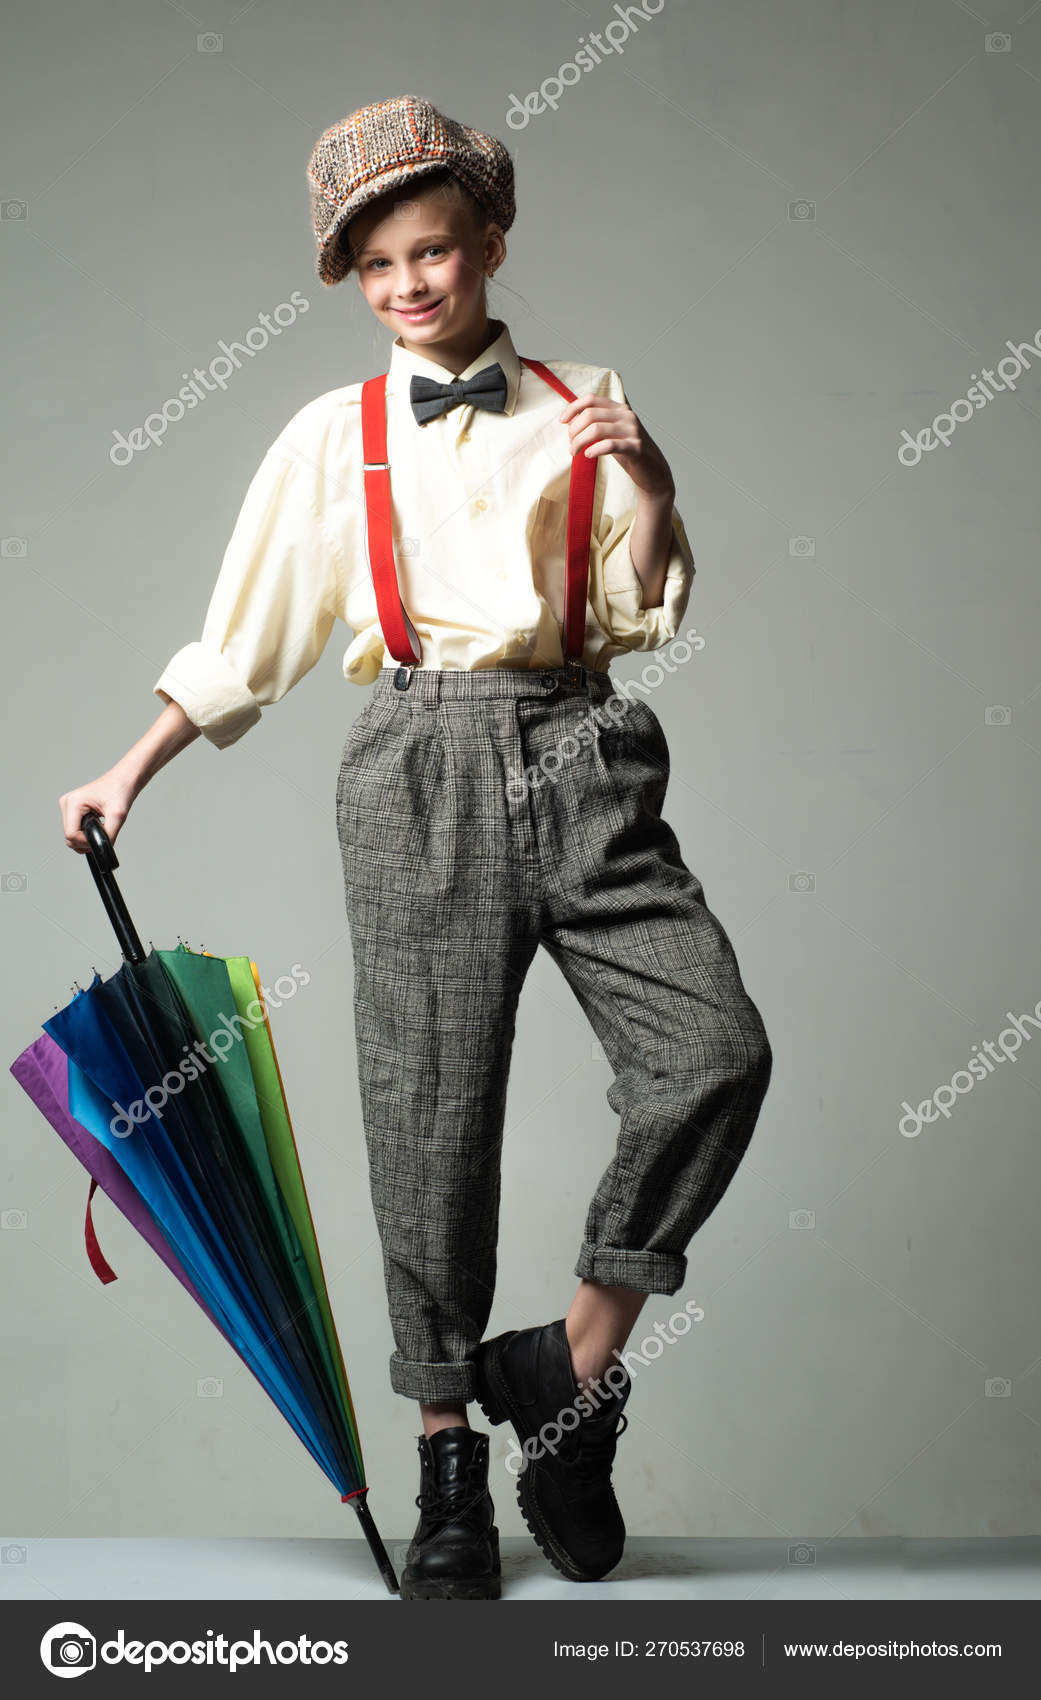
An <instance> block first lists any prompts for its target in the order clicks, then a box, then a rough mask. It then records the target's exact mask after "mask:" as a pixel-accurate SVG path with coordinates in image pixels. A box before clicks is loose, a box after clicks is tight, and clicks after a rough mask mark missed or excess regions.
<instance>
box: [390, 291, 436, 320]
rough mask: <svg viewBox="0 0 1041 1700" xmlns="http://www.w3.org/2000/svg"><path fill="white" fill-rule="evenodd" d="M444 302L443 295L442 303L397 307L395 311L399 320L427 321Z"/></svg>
mask: <svg viewBox="0 0 1041 1700" xmlns="http://www.w3.org/2000/svg"><path fill="white" fill-rule="evenodd" d="M443 300H444V296H443V295H442V297H441V301H434V302H433V303H431V305H430V306H427V307H396V308H395V309H394V311H395V312H396V313H397V315H398V318H399V319H426V318H429V317H430V316H431V315H432V314H434V313H436V312H437V309H438V308H439V307H440V305H441V302H442V301H443Z"/></svg>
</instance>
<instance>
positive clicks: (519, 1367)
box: [477, 1317, 632, 1582]
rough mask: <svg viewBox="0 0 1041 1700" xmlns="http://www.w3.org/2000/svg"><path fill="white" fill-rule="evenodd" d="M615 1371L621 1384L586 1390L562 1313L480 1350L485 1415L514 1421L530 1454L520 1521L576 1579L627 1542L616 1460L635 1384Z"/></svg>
mask: <svg viewBox="0 0 1041 1700" xmlns="http://www.w3.org/2000/svg"><path fill="white" fill-rule="evenodd" d="M617 1371H618V1373H617V1376H615V1377H612V1380H616V1381H617V1382H618V1386H617V1388H616V1389H612V1387H611V1384H610V1383H608V1384H607V1386H606V1387H602V1391H601V1395H600V1396H597V1397H596V1398H595V1399H594V1398H590V1397H588V1396H585V1397H583V1396H582V1395H580V1394H579V1390H578V1386H577V1384H576V1382H575V1377H574V1372H573V1370H572V1366H571V1353H570V1348H569V1346H568V1339H567V1333H566V1330H565V1327H564V1318H563V1317H561V1318H560V1319H559V1321H557V1322H550V1323H547V1324H546V1325H545V1326H544V1327H541V1328H522V1329H519V1330H517V1329H510V1330H509V1332H508V1333H506V1334H500V1335H498V1336H497V1337H496V1338H495V1339H494V1340H486V1341H484V1342H483V1343H482V1345H481V1346H479V1347H478V1351H477V1399H478V1403H479V1404H480V1406H481V1409H482V1411H483V1412H484V1414H485V1416H486V1417H487V1418H488V1421H489V1422H491V1423H502V1422H509V1423H511V1424H512V1426H513V1428H514V1430H515V1432H516V1435H517V1442H518V1445H519V1446H520V1449H521V1451H522V1453H523V1455H524V1460H525V1461H524V1465H523V1467H522V1468H521V1469H520V1471H519V1473H518V1475H517V1498H518V1500H519V1501H520V1508H521V1512H522V1513H523V1516H524V1521H525V1522H526V1523H527V1525H528V1528H529V1529H530V1530H531V1532H532V1534H533V1535H534V1537H535V1540H536V1541H537V1543H538V1545H539V1546H540V1547H541V1548H542V1551H543V1552H544V1553H545V1555H546V1557H547V1558H548V1559H549V1561H550V1563H551V1564H553V1565H555V1566H556V1568H557V1569H558V1570H559V1571H560V1572H561V1574H562V1575H563V1576H566V1577H567V1578H568V1580H569V1581H571V1582H595V1581H598V1580H599V1579H600V1577H601V1576H606V1574H607V1572H608V1571H609V1570H613V1569H614V1567H615V1565H616V1564H617V1563H618V1561H619V1559H620V1558H621V1556H622V1553H623V1551H624V1548H625V1522H624V1519H623V1517H622V1513H621V1511H620V1510H619V1507H618V1501H617V1500H616V1498H615V1495H614V1489H613V1487H612V1485H611V1467H612V1464H613V1462H614V1455H615V1445H616V1442H617V1438H618V1436H619V1435H620V1434H624V1433H625V1429H626V1426H627V1422H628V1419H627V1418H626V1416H625V1414H624V1411H623V1407H624V1405H625V1403H626V1400H627V1399H628V1397H629V1394H630V1392H631V1390H632V1383H631V1380H630V1378H629V1375H628V1373H627V1372H626V1370H625V1368H624V1365H621V1364H619V1365H618V1366H617ZM590 1407H592V1408H590ZM561 1413H564V1420H563V1421H562V1422H560V1421H558V1419H560V1417H561Z"/></svg>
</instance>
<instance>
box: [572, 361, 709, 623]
mask: <svg viewBox="0 0 1041 1700" xmlns="http://www.w3.org/2000/svg"><path fill="white" fill-rule="evenodd" d="M600 390H601V393H602V394H604V395H606V396H609V397H610V399H611V400H612V401H621V402H624V403H625V405H626V406H627V407H628V406H630V405H631V404H630V402H629V400H628V398H627V396H626V394H625V390H624V388H623V385H622V380H621V378H620V377H619V376H618V373H617V372H613V371H608V372H607V373H605V376H604V380H603V383H602V385H601V386H600ZM599 462H600V464H599V473H600V477H599V478H598V480H597V484H598V486H600V480H601V479H602V480H603V483H602V492H603V494H602V500H601V499H600V497H599V495H598V499H597V508H598V510H599V515H598V518H597V523H596V527H595V531H594V537H595V540H596V546H597V547H598V549H599V553H600V575H599V576H600V588H601V593H602V600H603V609H604V613H603V616H602V619H603V623H604V624H605V630H606V631H607V634H608V636H609V637H610V638H611V640H612V642H613V643H617V644H620V645H621V646H622V648H623V649H632V650H641V649H661V647H662V645H663V644H666V643H669V642H671V640H672V639H673V638H674V637H675V636H676V635H677V633H678V631H679V629H680V624H681V622H682V620H683V616H684V614H685V613H686V611H687V604H688V602H689V601H690V593H691V588H692V585H693V581H694V572H695V568H694V555H693V552H692V550H691V547H690V541H689V539H688V537H687V532H686V528H685V526H684V524H683V520H682V519H681V517H680V514H679V511H678V509H676V508H675V507H674V508H673V510H672V547H671V549H670V552H669V560H668V566H667V568H666V573H665V590H664V597H663V600H662V602H661V603H660V604H659V606H658V607H656V608H645V607H644V605H643V584H642V582H641V580H640V578H639V575H638V574H637V571H636V568H635V567H634V566H633V563H632V556H631V555H630V553H629V539H630V537H631V536H632V531H633V526H634V525H635V524H636V511H637V503H638V501H639V494H640V493H639V490H638V489H637V487H636V485H635V484H634V483H633V481H632V479H631V478H630V477H629V474H628V473H627V472H626V471H625V469H624V468H623V467H622V466H621V465H620V464H619V463H618V461H617V460H616V459H615V458H614V456H613V455H609V454H607V455H601V456H600V457H599Z"/></svg>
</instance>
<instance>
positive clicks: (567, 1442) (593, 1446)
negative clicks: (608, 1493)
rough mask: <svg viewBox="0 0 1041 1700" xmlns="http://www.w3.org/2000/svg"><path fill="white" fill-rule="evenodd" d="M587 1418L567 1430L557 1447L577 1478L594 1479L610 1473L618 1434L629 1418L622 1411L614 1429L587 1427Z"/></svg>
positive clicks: (621, 1431)
mask: <svg viewBox="0 0 1041 1700" xmlns="http://www.w3.org/2000/svg"><path fill="white" fill-rule="evenodd" d="M587 1421H588V1419H584V1420H583V1421H582V1422H580V1423H579V1424H578V1426H577V1428H573V1429H571V1430H570V1431H569V1433H568V1434H566V1435H565V1436H564V1437H563V1439H562V1440H561V1442H560V1444H559V1446H558V1448H557V1450H558V1453H559V1454H560V1456H561V1457H562V1458H564V1459H565V1461H566V1462H567V1464H568V1466H569V1468H570V1469H571V1470H572V1471H573V1473H574V1474H575V1475H576V1476H577V1477H578V1478H579V1479H580V1480H583V1481H596V1480H597V1479H598V1478H601V1477H603V1476H606V1475H609V1474H610V1471H611V1464H612V1462H613V1460H614V1451H615V1446H616V1444H617V1442H618V1437H619V1435H623V1434H624V1433H625V1431H626V1429H627V1428H628V1427H629V1418H628V1417H627V1416H626V1414H625V1412H624V1411H623V1412H622V1413H621V1415H620V1416H619V1418H618V1422H617V1424H616V1426H615V1427H614V1428H610V1427H607V1428H603V1427H601V1428H588V1427H587V1426H586V1423H587Z"/></svg>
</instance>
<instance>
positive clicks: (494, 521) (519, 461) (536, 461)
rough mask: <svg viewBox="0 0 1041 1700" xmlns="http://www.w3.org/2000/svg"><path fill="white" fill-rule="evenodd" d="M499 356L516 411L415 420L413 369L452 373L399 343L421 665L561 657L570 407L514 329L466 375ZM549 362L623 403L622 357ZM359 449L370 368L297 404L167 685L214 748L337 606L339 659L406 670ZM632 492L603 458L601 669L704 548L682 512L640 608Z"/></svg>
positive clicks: (162, 691)
mask: <svg viewBox="0 0 1041 1700" xmlns="http://www.w3.org/2000/svg"><path fill="white" fill-rule="evenodd" d="M533 358H534V356H533ZM496 360H497V361H498V362H499V364H500V365H501V366H502V368H503V371H504V372H505V374H506V384H507V392H506V410H505V412H504V413H491V412H489V411H487V410H486V409H481V408H477V407H474V406H473V405H472V404H469V403H467V404H465V405H460V406H456V407H454V408H452V409H451V410H450V411H449V412H448V413H445V414H442V415H440V416H439V417H438V418H436V419H432V420H429V421H428V422H427V423H426V424H424V425H418V424H417V423H416V420H415V418H414V416H413V413H412V408H411V405H410V402H409V381H410V379H411V377H412V374H413V372H422V373H425V374H427V375H428V376H429V377H433V378H436V379H438V380H439V381H440V382H442V383H448V382H450V381H451V380H452V379H453V378H454V377H455V376H456V374H455V373H453V372H450V371H448V370H447V369H446V368H445V367H442V366H439V365H437V364H436V363H435V362H434V361H432V360H429V359H427V358H426V357H425V356H423V355H419V354H415V353H413V352H411V351H409V350H408V349H406V348H405V347H404V346H403V345H402V343H401V341H400V340H396V341H395V342H394V344H393V345H392V347H391V353H390V361H389V366H388V377H387V385H386V398H387V459H388V460H389V462H390V486H391V497H392V503H393V535H394V554H395V561H396V564H397V572H398V583H399V586H400V590H401V599H402V601H403V603H404V605H405V608H406V610H407V612H408V615H409V618H410V619H411V621H412V624H413V626H414V627H415V629H416V631H417V633H418V634H419V637H420V640H421V642H422V649H423V658H422V662H421V663H420V665H422V666H424V667H441V668H455V667H463V668H484V667H514V668H516V667H522V668H523V667H530V668H546V667H559V666H560V665H561V663H562V660H563V650H562V644H563V632H562V624H563V614H564V608H563V601H564V558H565V554H564V540H565V525H566V518H567V497H568V480H569V474H570V469H571V453H570V447H569V437H568V430H567V426H566V425H564V424H562V423H561V421H560V414H561V412H562V411H563V408H564V407H565V405H566V403H565V401H564V399H563V397H561V396H560V395H558V394H557V392H556V391H555V390H553V389H551V388H550V386H549V385H548V384H547V383H546V382H545V380H544V379H542V378H540V377H538V376H537V374H536V373H534V372H532V371H530V370H529V369H528V368H527V367H526V366H522V364H521V362H520V359H519V356H518V355H517V352H516V350H515V348H514V346H513V341H512V339H511V337H510V333H509V330H508V329H507V328H506V326H505V325H503V328H502V330H501V332H500V333H499V335H498V336H497V337H496V338H495V340H494V342H492V343H490V344H489V345H488V347H487V348H486V349H484V351H483V352H482V353H481V354H479V355H478V356H477V358H476V359H475V360H473V361H472V362H471V364H470V365H469V366H468V367H467V368H466V370H465V372H463V373H460V374H458V376H460V377H464V378H465V377H471V376H472V375H473V374H474V373H475V372H478V371H480V370H481V368H482V367H484V366H488V365H491V364H492V362H493V361H496ZM544 363H545V364H546V365H547V366H548V367H549V368H550V370H551V371H553V372H554V373H555V374H557V375H558V376H559V377H560V378H562V379H563V381H564V383H566V384H567V385H568V387H569V388H570V389H571V390H573V391H574V393H575V394H576V395H582V394H583V393H585V392H589V391H592V392H593V393H594V394H596V395H601V396H609V397H611V398H612V399H613V400H616V401H624V402H626V403H627V397H626V395H625V392H624V390H623V388H622V380H621V378H620V377H619V376H618V373H617V372H614V371H612V370H611V369H610V368H604V367H601V366H588V365H583V364H579V363H577V362H575V361H570V360H547V361H545V362H544ZM627 404H628V403H627ZM362 458H363V456H362V438H361V383H360V382H359V383H354V384H347V385H345V386H343V387H342V388H341V389H335V390H329V391H328V392H327V393H326V394H324V395H320V396H318V397H316V399H315V400H314V401H311V402H308V403H307V404H306V405H305V406H304V407H302V408H301V409H300V410H299V412H298V413H296V414H294V416H293V418H292V419H290V421H289V423H288V424H287V425H286V426H285V428H284V429H283V430H282V431H281V432H280V434H279V435H278V437H277V438H276V439H275V441H274V442H273V443H272V445H271V447H270V448H269V449H268V451H267V454H266V455H265V456H264V459H263V461H262V462H261V464H260V466H259V468H258V469H257V472H256V473H255V475H254V477H253V479H252V482H251V483H250V485H249V488H248V490H247V491H246V495H245V499H244V501H243V504H242V508H241V511H240V513H239V516H238V519H237V520H236V522H235V527H234V530H233V532H232V535H231V539H230V541H229V543H228V546H227V549H226V551H225V554H224V559H223V562H222V564H221V568H220V573H219V575H218V578H217V582H216V584H215V586H214V589H213V594H212V596H211V598H210V604H209V608H208V610H207V613H206V618H205V622H204V624H203V629H202V635H201V638H200V640H199V641H198V642H196V643H188V644H186V645H185V646H184V647H183V648H182V649H179V650H178V651H177V652H176V654H175V655H173V656H172V658H171V660H170V662H169V663H168V665H167V666H166V668H165V669H164V671H163V673H162V675H161V676H160V678H159V679H158V680H157V681H156V684H155V685H154V687H153V689H154V691H155V692H156V694H158V695H161V696H164V697H165V698H170V697H172V698H174V700H175V701H177V702H179V703H180V704H181V706H182V708H183V709H184V712H185V714H186V715H187V716H188V718H189V719H190V720H191V721H192V722H193V723H194V724H195V725H196V726H198V728H199V730H200V731H201V732H202V733H203V735H204V736H205V737H206V738H208V739H209V741H210V742H211V743H212V744H215V745H216V746H217V747H218V748H219V749H223V748H225V747H226V746H227V745H229V744H233V743H234V742H235V741H236V740H237V739H238V738H240V737H241V736H242V734H243V733H244V732H246V731H248V730H249V728H250V727H251V726H253V725H254V724H255V723H256V721H257V720H259V718H260V711H261V707H262V706H266V705H268V704H270V703H274V702H277V701H278V700H279V698H281V697H283V696H284V695H285V694H286V692H287V691H288V690H290V689H291V688H292V687H293V686H294V685H295V684H296V683H297V681H298V680H300V679H302V678H303V676H304V674H305V673H307V672H309V671H310V669H311V668H312V667H313V666H314V665H315V663H316V661H317V660H318V658H319V656H320V655H321V654H322V651H323V650H324V648H325V645H326V643H327V642H328V639H329V635H330V633H331V631H332V629H333V625H334V622H335V621H336V620H337V619H340V620H343V621H344V622H345V623H346V625H348V626H349V627H350V628H351V629H352V630H353V632H354V637H353V640H352V641H351V643H350V644H349V646H348V648H347V651H346V653H345V655H344V658H343V672H344V677H345V678H346V679H347V680H349V681H350V682H351V683H352V684H358V685H368V684H371V683H372V681H373V680H374V679H375V678H376V677H377V674H378V672H379V669H380V667H381V666H382V667H391V668H393V667H396V666H397V662H396V661H395V660H394V658H393V656H391V655H390V654H389V653H388V652H387V651H386V649H385V646H384V642H383V633H382V630H381V628H380V624H379V617H378V614H377V611H376V598H375V592H374V590H373V585H372V578H371V573H370V569H369V563H368V558H367V555H366V550H365V502H364V490H363V483H362ZM638 494H639V493H638V491H637V488H636V486H635V484H634V483H633V481H632V479H631V478H630V477H629V475H628V473H626V472H625V471H623V469H622V467H621V466H620V465H619V463H618V461H617V460H616V459H615V458H614V456H613V455H611V454H604V455H601V456H599V457H598V458H597V477H596V494H595V501H594V507H593V535H592V542H591V547H590V558H589V596H588V603H587V608H586V631H585V644H584V649H583V655H582V660H583V662H584V664H585V666H587V667H589V668H591V669H594V670H606V669H607V667H608V665H609V663H610V662H611V660H612V659H613V658H614V657H615V656H618V655H621V654H624V653H625V652H626V651H628V650H653V649H660V648H661V647H662V645H663V644H666V643H668V642H669V641H670V640H671V639H672V638H674V637H675V636H676V635H677V633H678V631H679V626H680V622H681V620H682V619H683V616H684V613H685V611H686V608H687V603H688V600H689V597H690V591H691V583H692V580H693V577H694V570H695V569H694V559H693V556H692V554H691V549H690V544H689V542H688V540H687V535H686V531H685V529H684V526H683V521H682V520H681V518H680V515H679V513H678V512H677V511H676V509H675V508H674V509H673V516H672V526H673V543H672V550H671V554H670V557H669V563H668V569H667V577H666V582H665V592H664V601H663V602H662V604H661V605H660V606H659V607H656V608H644V606H643V586H642V584H641V582H640V580H639V578H638V576H637V573H636V569H635V568H634V566H633V564H632V560H631V558H630V555H629V536H630V534H631V531H632V528H633V524H634V522H635V519H636V508H637V500H638Z"/></svg>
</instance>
